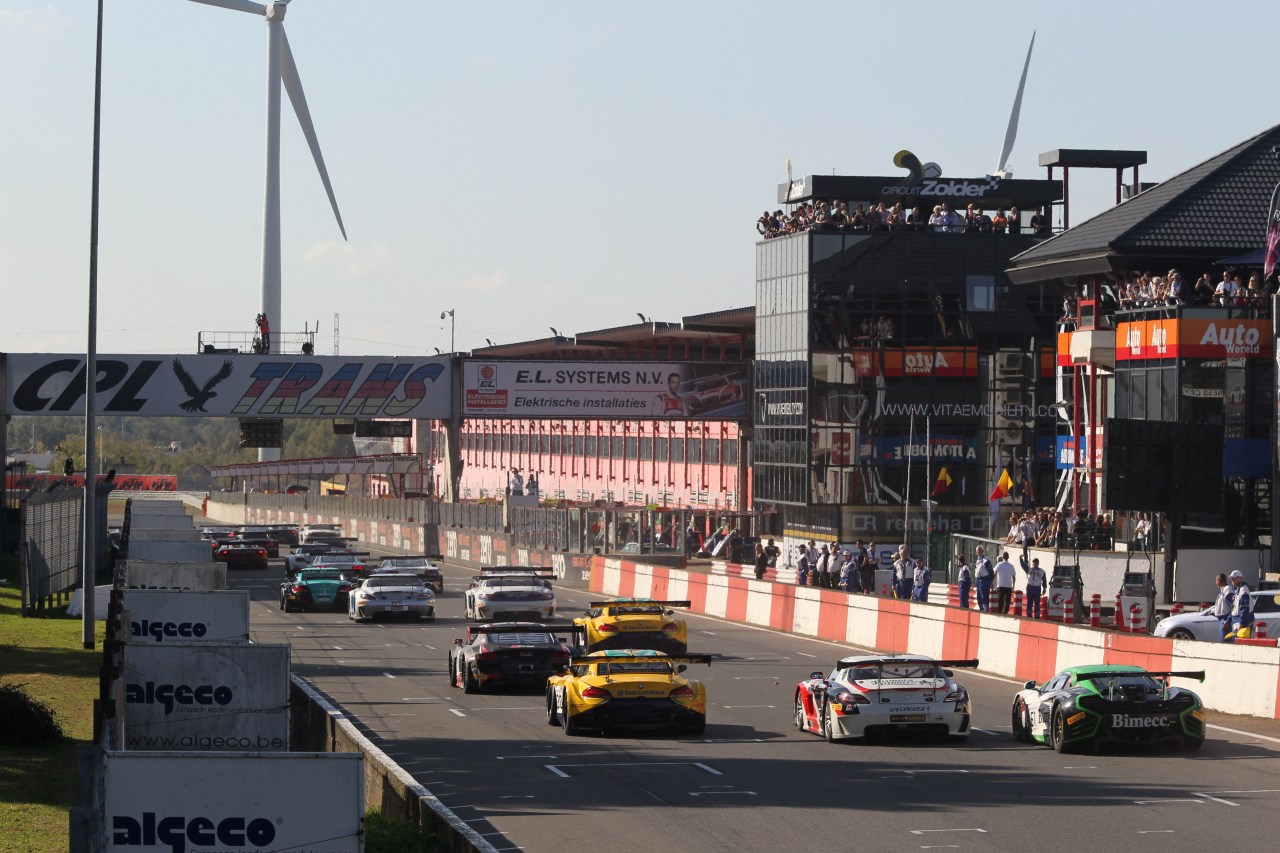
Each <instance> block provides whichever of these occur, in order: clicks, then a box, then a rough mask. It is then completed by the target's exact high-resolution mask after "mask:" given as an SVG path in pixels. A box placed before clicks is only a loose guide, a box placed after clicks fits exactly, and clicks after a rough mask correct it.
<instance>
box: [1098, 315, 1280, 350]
mask: <svg viewBox="0 0 1280 853" xmlns="http://www.w3.org/2000/svg"><path fill="white" fill-rule="evenodd" d="M1271 350H1272V343H1271V321H1270V320H1229V319H1227V318H1225V317H1224V318H1222V319H1221V320H1202V319H1195V320H1189V319H1182V320H1176V319H1166V320H1138V321H1135V322H1129V323H1119V324H1118V325H1117V326H1116V360H1117V361H1134V360H1138V359H1165V358H1270V356H1271Z"/></svg>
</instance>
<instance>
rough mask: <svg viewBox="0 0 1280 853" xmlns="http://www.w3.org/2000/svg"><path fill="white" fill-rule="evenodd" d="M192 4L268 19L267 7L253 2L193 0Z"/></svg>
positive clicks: (245, 0)
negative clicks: (201, 4)
mask: <svg viewBox="0 0 1280 853" xmlns="http://www.w3.org/2000/svg"><path fill="white" fill-rule="evenodd" d="M191 2H192V3H203V4H204V5H206V6H217V7H219V8H221V9H232V10H234V11H236V12H248V13H249V14H251V15H258V16H261V17H266V14H267V7H266V6H263V5H262V4H261V3H253V2H251V0H191Z"/></svg>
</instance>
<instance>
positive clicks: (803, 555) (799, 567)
mask: <svg viewBox="0 0 1280 853" xmlns="http://www.w3.org/2000/svg"><path fill="white" fill-rule="evenodd" d="M797 550H798V551H799V552H800V561H799V562H798V563H797V564H796V586H804V585H805V583H806V582H807V581H808V579H809V551H808V549H807V548H805V547H804V546H803V545H800V546H799V547H798V549H797Z"/></svg>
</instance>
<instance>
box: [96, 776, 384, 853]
mask: <svg viewBox="0 0 1280 853" xmlns="http://www.w3.org/2000/svg"><path fill="white" fill-rule="evenodd" d="M102 772H103V775H104V779H103V783H102V785H101V786H100V790H101V791H102V792H103V797H104V801H103V803H102V806H103V819H104V822H105V823H104V826H103V831H104V834H105V835H106V842H107V846H106V848H105V849H106V850H108V851H114V853H126V851H127V853H174V851H189V853H199V851H213V850H219V851H235V853H268V851H270V853H360V851H361V850H363V849H364V845H363V841H362V839H363V836H362V833H361V830H362V820H363V818H364V808H365V805H364V757H363V756H362V755H361V754H360V753H358V752H286V753H281V754H278V755H260V754H255V753H244V752H224V753H219V754H216V755H214V754H207V753H189V752H152V753H146V752H142V753H137V752H107V753H106V758H105V762H104V767H103V771H102Z"/></svg>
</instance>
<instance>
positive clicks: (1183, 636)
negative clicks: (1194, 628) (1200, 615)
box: [1169, 628, 1196, 640]
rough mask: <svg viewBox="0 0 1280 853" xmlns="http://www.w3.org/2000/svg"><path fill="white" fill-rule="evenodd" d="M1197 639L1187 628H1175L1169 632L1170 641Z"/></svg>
mask: <svg viewBox="0 0 1280 853" xmlns="http://www.w3.org/2000/svg"><path fill="white" fill-rule="evenodd" d="M1195 638H1196V637H1195V635H1194V634H1192V633H1191V632H1190V631H1188V630H1187V629H1186V628H1174V629H1173V630H1172V631H1170V632H1169V639H1170V640H1194V639H1195Z"/></svg>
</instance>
